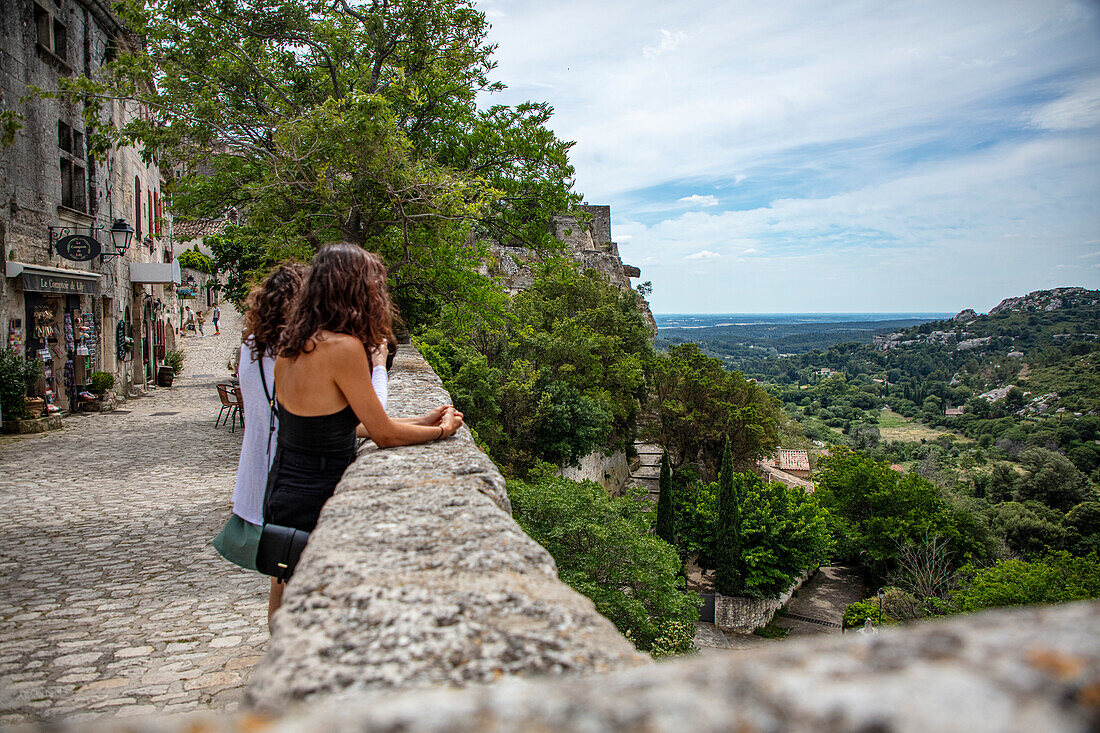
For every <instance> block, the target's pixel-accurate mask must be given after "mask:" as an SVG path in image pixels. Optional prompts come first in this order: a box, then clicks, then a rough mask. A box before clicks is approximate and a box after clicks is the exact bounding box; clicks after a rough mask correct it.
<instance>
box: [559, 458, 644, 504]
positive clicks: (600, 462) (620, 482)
mask: <svg viewBox="0 0 1100 733" xmlns="http://www.w3.org/2000/svg"><path fill="white" fill-rule="evenodd" d="M561 475H562V476H564V477H565V478H567V479H572V480H573V481H595V482H596V483H598V484H599V485H600V486H602V487H604V488H605V489H607V490H608V491H609V492H610V493H611V494H614V495H618V494H619V493H620V492H621V491H622V490H623V488H624V487H625V486H626V483H627V481H629V480H630V462H629V461H627V459H626V452H625V451H621V450H620V451H615V452H614V453H612V454H611V455H609V456H607V455H604V453H603V451H595V452H593V453H589V454H588V455H587V456H585V457H584V458H582V459H581V461H580V465H579V466H566V467H565V468H563V469H562V470H561Z"/></svg>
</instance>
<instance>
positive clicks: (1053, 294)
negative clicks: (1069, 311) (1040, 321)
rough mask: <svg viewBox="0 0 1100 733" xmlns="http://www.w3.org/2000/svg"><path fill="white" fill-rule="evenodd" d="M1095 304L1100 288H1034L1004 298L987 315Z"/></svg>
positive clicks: (1099, 298)
mask: <svg viewBox="0 0 1100 733" xmlns="http://www.w3.org/2000/svg"><path fill="white" fill-rule="evenodd" d="M1097 304H1100V290H1088V289H1086V288H1054V289H1053V290H1036V291H1035V292H1032V293H1028V294H1027V295H1023V296H1020V297H1019V298H1005V299H1004V300H1002V301H1001V302H1000V303H998V304H997V305H996V306H995V307H994V308H992V309H991V310H990V311H989V315H991V316H993V315H997V314H998V313H1006V312H1009V311H1055V310H1059V309H1060V308H1065V307H1067V306H1071V305H1073V306H1076V305H1097Z"/></svg>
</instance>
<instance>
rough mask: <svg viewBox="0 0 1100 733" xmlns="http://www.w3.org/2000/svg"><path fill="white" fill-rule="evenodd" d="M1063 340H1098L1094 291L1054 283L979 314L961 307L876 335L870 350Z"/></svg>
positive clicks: (1008, 347) (1011, 351) (1099, 315)
mask: <svg viewBox="0 0 1100 733" xmlns="http://www.w3.org/2000/svg"><path fill="white" fill-rule="evenodd" d="M1066 339H1074V340H1086V341H1088V340H1098V339H1100V290H1088V289H1087V288H1076V287H1067V288H1054V289H1053V290H1036V291H1035V292H1033V293H1028V294H1027V295H1023V296H1020V297H1016V298H1005V299H1004V300H1002V301H1001V302H1000V303H999V304H998V305H997V306H996V307H994V308H993V309H991V310H990V311H989V313H987V314H985V315H978V314H977V313H976V312H975V311H974V310H973V309H971V308H967V309H966V310H964V311H962V312H960V313H959V314H958V315H957V316H955V317H954V318H952V319H950V320H947V321H934V322H931V323H926V324H923V325H921V326H916V327H913V328H907V329H904V330H900V331H895V332H894V333H891V334H888V335H885V336H876V337H875V339H874V346H875V348H876V349H880V350H883V351H887V350H890V349H897V348H905V347H912V346H918V345H921V344H939V345H943V346H950V347H952V348H954V350H956V351H970V350H977V351H984V350H990V349H992V350H996V351H1000V350H1004V351H1005V352H1006V354H1007V355H1008V356H1019V357H1022V356H1023V355H1024V353H1023V351H1020V349H1022V348H1025V347H1029V346H1038V345H1042V344H1043V343H1050V342H1053V343H1057V342H1060V341H1064V340H1066Z"/></svg>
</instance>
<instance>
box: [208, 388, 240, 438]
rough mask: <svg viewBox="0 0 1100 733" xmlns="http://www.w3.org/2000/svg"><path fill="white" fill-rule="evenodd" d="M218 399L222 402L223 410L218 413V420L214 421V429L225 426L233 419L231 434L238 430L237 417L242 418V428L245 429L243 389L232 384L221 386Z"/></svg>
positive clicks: (230, 428)
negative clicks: (242, 404) (242, 413)
mask: <svg viewBox="0 0 1100 733" xmlns="http://www.w3.org/2000/svg"><path fill="white" fill-rule="evenodd" d="M217 387H218V398H219V399H221V401H222V409H221V410H220V411H219V412H218V418H217V419H216V420H215V421H214V427H218V425H224V424H225V423H227V422H229V421H230V419H231V418H232V420H233V422H232V424H231V425H230V427H229V432H231V433H232V432H233V431H234V430H236V429H237V416H238V415H240V416H241V427H244V415H241V388H240V387H238V386H235V385H232V384H219V385H217Z"/></svg>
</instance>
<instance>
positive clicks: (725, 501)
mask: <svg viewBox="0 0 1100 733" xmlns="http://www.w3.org/2000/svg"><path fill="white" fill-rule="evenodd" d="M717 530H718V531H717V532H716V535H717V537H716V539H717V541H718V548H717V553H716V554H717V557H716V558H715V560H716V561H717V565H718V568H717V570H718V576H717V578H716V580H715V583H714V589H715V590H716V591H718V592H719V593H721V594H722V595H724V596H736V595H739V594H740V593H741V592H742V591H743V590H744V577H743V573H742V568H741V507H740V497H739V496H738V495H737V489H736V488H735V486H734V482H733V453H732V452H731V451H730V441H729V438H726V447H725V449H724V450H723V451H722V470H721V473H719V475H718V527H717Z"/></svg>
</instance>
